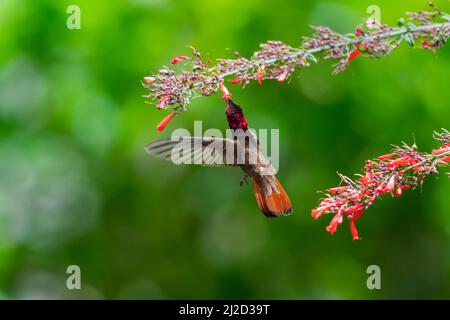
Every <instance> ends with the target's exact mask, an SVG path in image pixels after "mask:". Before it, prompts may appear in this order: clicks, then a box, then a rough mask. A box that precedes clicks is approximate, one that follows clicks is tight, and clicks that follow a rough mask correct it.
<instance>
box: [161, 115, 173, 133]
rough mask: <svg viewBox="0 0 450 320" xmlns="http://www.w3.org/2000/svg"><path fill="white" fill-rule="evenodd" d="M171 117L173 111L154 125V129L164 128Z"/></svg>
mask: <svg viewBox="0 0 450 320" xmlns="http://www.w3.org/2000/svg"><path fill="white" fill-rule="evenodd" d="M173 117H175V113H171V114H169V115H168V116H167V117H165V118H164V119H162V120H161V122H160V123H159V124H158V125H157V126H156V130H158V131H163V130H164V129H165V128H166V126H167V125H168V124H169V122H170V120H172V119H173Z"/></svg>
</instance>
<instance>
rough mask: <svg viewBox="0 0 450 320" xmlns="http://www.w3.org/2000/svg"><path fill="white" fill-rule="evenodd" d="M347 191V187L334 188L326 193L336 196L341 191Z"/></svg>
mask: <svg viewBox="0 0 450 320" xmlns="http://www.w3.org/2000/svg"><path fill="white" fill-rule="evenodd" d="M347 189H348V187H335V188H330V189H328V192H330V193H331V194H338V193H341V192H343V191H346V190H347Z"/></svg>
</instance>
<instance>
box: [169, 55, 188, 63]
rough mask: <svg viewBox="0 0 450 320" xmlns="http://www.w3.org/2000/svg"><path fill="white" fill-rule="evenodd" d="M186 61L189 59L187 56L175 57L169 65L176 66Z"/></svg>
mask: <svg viewBox="0 0 450 320" xmlns="http://www.w3.org/2000/svg"><path fill="white" fill-rule="evenodd" d="M186 59H189V57H187V56H177V57H175V58H173V59H172V61H170V63H171V64H177V63H178V62H180V61H183V60H186Z"/></svg>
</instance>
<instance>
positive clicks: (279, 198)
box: [253, 177, 292, 218]
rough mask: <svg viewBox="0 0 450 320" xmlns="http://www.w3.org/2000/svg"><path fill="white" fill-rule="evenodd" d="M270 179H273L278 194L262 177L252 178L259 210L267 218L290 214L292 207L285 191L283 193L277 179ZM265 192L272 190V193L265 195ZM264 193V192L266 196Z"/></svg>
mask: <svg viewBox="0 0 450 320" xmlns="http://www.w3.org/2000/svg"><path fill="white" fill-rule="evenodd" d="M271 178H273V179H274V181H275V184H276V186H277V189H278V192H279V193H277V192H276V190H274V189H273V188H272V187H271V185H270V183H269V182H268V181H267V180H266V179H265V178H264V177H262V178H261V177H257V178H256V177H254V178H253V187H254V189H255V196H256V201H257V202H258V206H259V208H260V209H261V211H262V212H263V213H264V214H265V215H266V217H269V218H272V217H277V216H279V215H289V214H291V213H292V205H291V201H290V200H289V197H288V195H287V193H286V191H284V189H283V187H282V186H281V184H280V182H279V181H278V179H277V178H275V177H271ZM266 190H272V192H271V193H270V194H269V195H266V194H267V191H266ZM264 191H266V194H265V193H264Z"/></svg>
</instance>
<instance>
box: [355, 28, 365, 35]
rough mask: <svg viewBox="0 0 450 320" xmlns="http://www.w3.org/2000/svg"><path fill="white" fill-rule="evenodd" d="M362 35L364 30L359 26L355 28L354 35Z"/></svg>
mask: <svg viewBox="0 0 450 320" xmlns="http://www.w3.org/2000/svg"><path fill="white" fill-rule="evenodd" d="M363 35H364V31H363V30H362V29H361V28H358V29H356V31H355V37H362V36H363Z"/></svg>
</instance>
